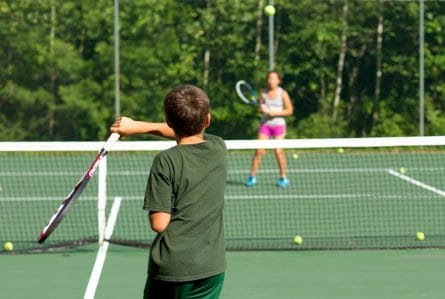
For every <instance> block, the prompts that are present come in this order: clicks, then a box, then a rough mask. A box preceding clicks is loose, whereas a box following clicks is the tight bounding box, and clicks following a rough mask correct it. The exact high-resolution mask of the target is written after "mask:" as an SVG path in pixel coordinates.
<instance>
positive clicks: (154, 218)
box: [149, 211, 171, 234]
mask: <svg viewBox="0 0 445 299" xmlns="http://www.w3.org/2000/svg"><path fill="white" fill-rule="evenodd" d="M149 215H150V225H151V229H152V230H154V231H155V232H157V233H159V234H160V233H162V232H164V231H165V230H166V229H167V226H168V224H169V223H170V219H171V215H170V214H169V213H165V212H153V211H150V213H149Z"/></svg>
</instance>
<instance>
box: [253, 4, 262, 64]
mask: <svg viewBox="0 0 445 299" xmlns="http://www.w3.org/2000/svg"><path fill="white" fill-rule="evenodd" d="M263 7H264V0H259V1H258V13H257V21H256V42H255V64H257V63H258V61H259V60H260V50H261V30H262V28H263Z"/></svg>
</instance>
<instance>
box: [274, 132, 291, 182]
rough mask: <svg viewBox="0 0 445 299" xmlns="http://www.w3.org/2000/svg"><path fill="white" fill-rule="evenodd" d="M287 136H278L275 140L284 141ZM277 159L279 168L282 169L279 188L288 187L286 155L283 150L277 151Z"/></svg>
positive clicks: (278, 149)
mask: <svg viewBox="0 0 445 299" xmlns="http://www.w3.org/2000/svg"><path fill="white" fill-rule="evenodd" d="M284 137H285V134H283V135H279V136H276V137H275V139H284ZM275 157H276V158H277V162H278V167H279V169H280V178H279V179H278V181H277V185H278V186H279V187H287V185H289V181H288V180H287V178H286V155H285V154H284V151H283V150H282V149H281V148H277V149H275Z"/></svg>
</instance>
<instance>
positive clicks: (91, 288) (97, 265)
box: [83, 197, 122, 299]
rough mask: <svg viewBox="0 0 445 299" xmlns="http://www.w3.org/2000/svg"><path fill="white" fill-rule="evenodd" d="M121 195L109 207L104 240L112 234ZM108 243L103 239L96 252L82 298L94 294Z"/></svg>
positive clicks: (88, 297) (92, 296) (90, 296)
mask: <svg viewBox="0 0 445 299" xmlns="http://www.w3.org/2000/svg"><path fill="white" fill-rule="evenodd" d="M121 200H122V198H121V197H116V198H115V199H114V202H113V206H112V207H111V212H110V217H108V221H107V226H106V228H105V240H108V239H110V238H111V235H112V234H113V229H114V225H115V224H116V220H117V214H118V213H119V208H120V205H121ZM109 245H110V243H109V242H108V241H104V242H103V243H102V244H101V245H100V247H99V250H98V252H97V256H96V261H95V262H94V267H93V271H92V272H91V276H90V280H89V281H88V286H87V289H86V290H85V295H84V297H83V298H84V299H92V298H94V295H95V294H96V289H97V285H98V284H99V279H100V276H101V274H102V269H103V266H104V263H105V258H106V257H107V251H108V246H109Z"/></svg>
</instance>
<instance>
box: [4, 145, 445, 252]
mask: <svg viewBox="0 0 445 299" xmlns="http://www.w3.org/2000/svg"><path fill="white" fill-rule="evenodd" d="M394 140H399V141H400V140H402V139H387V138H386V139H373V142H372V143H369V142H368V143H365V142H364V139H362V140H353V143H351V140H338V139H337V140H318V141H314V140H311V141H307V142H306V141H304V140H286V141H283V142H282V143H276V142H272V141H271V142H266V143H257V142H255V141H245V142H241V141H238V142H230V141H229V142H227V144H228V147H229V150H228V179H227V187H226V194H225V209H224V225H225V238H226V245H227V249H229V250H292V249H296V250H303V249H363V248H412V247H444V246H445V209H444V207H445V181H444V180H443V177H445V166H444V165H445V163H444V162H445V151H444V148H443V145H444V140H443V138H435V139H434V140H433V141H434V142H433V143H432V142H425V141H426V140H431V139H428V138H423V139H419V138H417V139H415V141H416V143H419V144H420V145H421V146H414V145H412V144H411V143H412V142H411V141H410V143H409V146H402V145H406V142H401V143H400V144H401V145H397V143H396V142H394ZM403 140H407V139H406V138H405V139H403ZM410 140H414V139H410ZM425 143H428V144H429V145H426V144H425ZM0 144H1V143H0ZM157 144H159V143H157V142H120V143H118V144H117V146H116V150H115V151H113V152H111V153H110V154H109V156H108V160H107V169H106V178H107V179H106V192H107V199H108V203H107V209H106V211H107V213H109V209H110V208H111V203H112V200H113V198H115V197H121V198H122V203H121V208H120V211H119V214H118V217H117V222H116V225H115V227H114V231H113V235H112V237H111V241H112V242H117V243H124V244H130V245H131V244H133V245H143V246H149V244H150V242H151V240H152V239H153V238H154V236H155V234H154V233H153V232H151V230H150V228H149V224H148V220H147V214H146V212H145V211H144V210H142V202H143V197H144V192H145V185H146V181H147V177H148V173H149V170H150V166H151V163H152V160H153V158H154V156H155V155H156V154H157V153H158V152H159V151H158V148H159V146H157ZM362 144H363V145H362ZM388 144H394V145H393V146H388ZM170 145H172V144H171V143H169V144H168V145H167V146H170ZM361 145H362V146H361ZM20 146H21V148H24V147H25V146H27V145H26V144H24V143H21V144H20ZM165 146H166V145H165V143H163V144H162V146H161V148H163V147H165ZM277 146H280V147H283V148H285V149H284V151H285V155H286V160H287V177H288V179H289V181H290V184H289V186H288V187H287V188H279V187H277V185H276V182H277V179H278V177H279V171H278V166H277V161H276V158H275V155H274V150H273V148H272V147H277ZM255 147H262V148H267V147H270V149H268V150H267V154H266V155H265V156H264V157H263V159H262V163H261V167H260V170H259V172H258V173H257V184H256V185H255V186H253V187H245V186H244V182H245V180H246V178H247V176H248V175H249V172H250V167H251V161H252V154H253V152H254V148H255ZM31 148H34V150H35V147H34V146H31ZM68 148H69V146H64V147H63V149H64V150H63V151H60V150H59V151H48V150H45V151H41V150H37V151H31V150H30V151H23V150H22V151H20V152H17V151H3V152H0V187H1V191H0V240H1V241H2V242H6V241H12V242H13V243H14V245H15V248H16V249H18V250H33V249H36V248H37V249H39V248H41V247H40V246H41V245H38V244H37V243H36V241H35V240H36V238H37V235H38V233H39V232H40V230H41V229H42V227H43V226H44V225H45V224H46V223H47V221H48V219H49V217H50V216H51V215H52V213H53V212H54V210H55V209H56V208H57V207H58V206H59V204H60V203H61V201H62V200H63V198H64V197H65V196H66V194H67V193H68V192H69V191H70V190H71V189H72V188H73V186H74V184H75V183H76V182H77V180H78V179H79V178H80V177H81V176H82V174H83V172H84V171H85V170H86V168H87V166H88V165H89V163H91V160H92V159H93V158H94V156H95V153H94V151H97V149H98V148H100V144H96V143H89V144H88V146H87V145H85V144H83V145H82V146H81V148H82V151H76V150H70V151H67V149H68ZM88 148H91V151H86V150H88ZM152 149H156V150H152ZM97 198H98V179H97V175H96V177H93V179H92V181H91V182H90V183H89V185H88V186H87V188H86V189H85V191H84V192H83V193H82V195H81V197H80V199H79V200H78V202H77V203H76V204H75V206H74V207H73V209H72V210H71V211H70V213H69V214H68V215H67V216H66V218H65V219H64V221H63V222H62V223H61V224H60V225H59V227H58V228H57V230H56V231H55V232H54V233H53V234H52V235H51V236H50V237H49V238H48V240H47V241H46V242H45V244H44V246H45V248H47V247H53V246H60V245H61V244H74V245H77V244H83V243H85V242H90V241H96V240H97V238H98V228H97V227H98V225H97V217H98V216H97ZM417 232H424V233H425V236H426V238H425V240H423V241H420V240H417V239H416V233H417ZM296 235H299V236H301V237H302V239H303V243H302V244H299V245H298V244H296V243H294V237H295V236H296Z"/></svg>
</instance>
